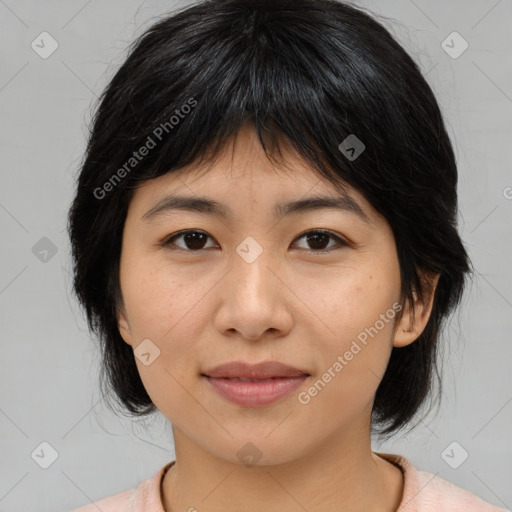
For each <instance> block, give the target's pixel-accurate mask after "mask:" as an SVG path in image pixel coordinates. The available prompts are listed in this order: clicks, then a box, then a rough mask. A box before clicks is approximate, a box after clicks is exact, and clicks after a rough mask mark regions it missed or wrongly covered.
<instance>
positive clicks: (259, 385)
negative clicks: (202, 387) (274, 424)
mask: <svg viewBox="0 0 512 512" xmlns="http://www.w3.org/2000/svg"><path fill="white" fill-rule="evenodd" d="M201 375H202V377H203V378H204V379H205V380H206V381H207V382H208V383H209V385H211V386H212V389H213V390H214V391H216V392H217V393H218V394H219V395H220V396H222V397H223V398H225V399H227V400H229V401H230V402H232V403H235V404H236V405H239V406H242V407H263V406H265V405H269V404H271V403H273V402H276V401H277V400H279V399H281V398H283V397H285V396H286V395H288V394H290V393H291V392H292V391H294V390H295V389H297V388H298V387H299V386H300V385H301V384H302V383H303V382H304V381H305V380H306V379H307V378H309V377H310V374H309V373H307V372H306V371H304V370H300V369H298V368H294V367H292V366H288V365H285V364H283V363H279V362H278V361H266V362H263V363H259V364H256V365H250V364H247V363H244V362H239V361H237V362H232V363H227V364H223V365H220V366H216V367H215V368H213V369H211V370H208V371H206V372H205V373H203V374H201ZM240 379H243V380H240Z"/></svg>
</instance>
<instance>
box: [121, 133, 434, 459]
mask: <svg viewBox="0 0 512 512" xmlns="http://www.w3.org/2000/svg"><path fill="white" fill-rule="evenodd" d="M283 155H284V156H285V160H284V161H285V163H286V166H287V169H288V171H287V172H279V171H280V170H282V168H276V167H274V165H273V164H272V163H271V162H270V161H269V160H268V159H267V158H266V156H265V154H264V152H263V149H262V147H261V146H260V144H259V142H258V141H257V138H256V135H255V133H254V132H253V131H252V130H250V129H244V130H242V131H240V133H239V135H238V138H237V140H236V144H235V146H231V147H229V148H227V150H226V151H225V152H224V153H223V155H222V157H221V158H220V159H219V160H218V161H217V162H216V163H215V164H214V165H212V166H211V168H210V169H209V170H208V171H207V172H203V173H202V174H200V173H195V172H194V170H195V168H194V167H192V166H190V167H188V168H184V169H182V170H180V171H178V172H175V173H170V174H168V175H165V176H161V177H159V178H157V179H154V180H152V181H150V182H147V183H146V184H144V186H142V187H140V188H139V189H137V190H136V191H135V194H134V197H133V199H132V201H131V203H130V207H129V211H128V215H127V219H126V223H125V228H124V234H123V246H122V254H121V266H120V280H121V290H122V295H123V299H124V311H123V312H122V313H121V312H120V313H119V328H120V332H121V334H122V336H123V338H124V340H125V341H126V342H127V343H128V344H130V345H131V346H132V347H133V349H134V350H135V354H136V363H137V367H138V370H139V372H140V376H141V378H142V381H143V383H144V386H145V387H146V390H147V392H148V394H149V396H150V397H151V399H152V400H153V402H154V404H155V405H156V406H157V407H158V409H159V410H160V411H161V412H162V413H163V414H164V415H165V416H166V417H167V418H168V419H169V420H170V421H171V423H172V424H173V428H174V430H175V436H176V429H178V430H179V432H180V435H181V436H183V437H186V438H187V439H188V440H189V442H193V443H195V445H197V446H199V447H201V448H202V449H204V450H206V451H208V452H210V453H211V454H213V455H215V456H217V457H219V458H222V459H225V460H228V461H231V462H237V461H238V462H239V461H240V460H241V454H242V456H245V455H247V454H248V455H249V456H250V455H253V458H254V457H261V461H260V462H261V463H262V464H264V463H268V464H276V463H283V462H286V461H291V460H294V459H296V458H298V457H300V456H305V455H307V454H308V453H313V452H314V451H315V450H318V449H319V448H320V447H321V446H322V445H323V443H326V442H329V443H332V441H333V440H334V439H335V438H336V437H339V438H340V439H341V438H344V439H347V436H348V438H352V440H355V439H360V437H361V435H365V436H366V435H368V432H369V425H370V415H371V409H372V403H373V398H374V395H375V392H376V389H377V387H378V385H379V383H380V380H381V378H382V376H383V374H384V371H385V369H386V365H387V363H388V359H389V357H390V352H391V349H392V347H393V345H394V344H395V345H396V346H401V345H405V344H408V343H410V342H412V341H413V340H414V339H415V338H416V337H417V336H418V334H419V333H418V331H416V332H415V331H414V330H413V331H411V332H409V333H406V332H403V329H402V327H403V328H407V327H409V325H408V318H409V317H408V314H405V315H404V317H403V319H402V321H401V322H402V323H400V325H399V324H397V323H396V320H397V319H396V315H397V313H398V311H399V310H400V309H401V307H402V306H401V305H400V304H399V299H400V272H399V263H398V259H397V253H396V251H395V241H394V237H393V233H392V231H391V229H390V226H389V225H388V223H387V222H386V220H385V219H384V218H383V217H381V216H379V215H378V214H377V212H376V211H375V210H374V209H373V208H372V207H371V205H370V204H369V203H368V202H367V201H366V200H365V199H364V198H363V197H362V196H361V195H360V194H359V193H357V192H356V191H354V190H352V189H350V188H349V189H348V190H349V192H350V197H351V198H352V200H353V201H355V202H356V203H357V205H359V208H360V210H361V212H360V213H359V214H358V213H357V212H356V209H355V207H352V208H351V209H349V208H345V209H341V208H340V209H336V208H326V207H322V208H308V209H303V210H298V211H294V212H293V211H292V212H288V213H287V214H283V215H279V214H277V213H276V212H275V208H276V207H277V206H278V205H281V204H283V203H287V202H294V201H304V200H306V199H308V198H311V197H313V196H315V197H319V196H323V197H329V198H341V197H342V196H341V195H340V193H339V192H338V191H337V190H336V188H335V187H334V186H333V185H332V184H331V183H330V182H328V181H325V180H323V179H321V178H319V177H318V175H316V174H315V173H314V172H313V171H312V170H311V168H309V167H308V166H307V165H306V164H305V163H304V162H303V161H301V160H300V159H299V158H297V157H296V156H294V154H293V153H292V152H291V151H288V150H286V151H285V152H284V153H283ZM171 195H173V196H177V195H179V196H184V197H187V198H193V199H198V198H206V199H208V200H210V201H215V202H218V203H219V204H220V205H222V209H224V210H225V211H226V212H227V213H226V216H225V217H224V216H221V215H219V214H217V213H215V212H212V211H211V212H208V211H206V210H205V211H201V212H199V211H192V210H190V209H188V210H186V209H160V211H159V212H158V213H154V214H153V215H148V216H146V217H144V216H145V214H147V213H148V212H149V211H150V210H152V209H153V208H154V207H155V206H156V205H157V204H159V203H160V202H161V201H162V200H163V199H164V198H166V197H167V196H171ZM345 204H348V203H345ZM283 211H284V210H283ZM185 230H187V231H190V232H189V233H185V234H183V232H184V231H185ZM318 230H322V232H321V233H318V232H316V231H318ZM171 235H172V236H171ZM166 241H167V243H165V242H166ZM326 249H330V251H329V252H325V253H319V251H321V250H326ZM425 322H426V319H425V321H424V323H425ZM424 323H423V324H422V323H421V316H420V325H419V329H420V330H421V329H422V327H423V326H424ZM395 324H396V325H395ZM395 328H396V334H395ZM141 343H142V344H141ZM139 345H140V346H139ZM232 361H243V362H246V363H249V364H255V363H259V362H262V361H279V362H281V363H284V364H286V365H290V366H292V367H295V368H299V369H301V370H304V371H306V372H307V373H308V374H309V376H307V377H306V378H305V379H303V380H301V381H299V382H300V383H299V386H298V387H297V388H296V389H295V390H293V391H292V392H290V393H288V394H286V395H284V396H282V397H281V398H279V399H277V400H275V401H273V402H272V403H267V404H266V405H261V404H260V405H256V406H255V405H247V404H240V403H234V402H232V401H231V400H228V399H227V398H225V397H224V396H222V395H221V394H219V393H218V392H217V391H216V388H215V387H214V386H212V385H211V383H210V381H209V380H208V379H207V378H206V377H204V376H203V373H205V372H207V371H208V370H209V369H211V368H212V367H214V366H217V365H219V364H222V363H227V362H232ZM224 382H225V381H224ZM247 443H252V444H251V445H248V444H247ZM251 451H252V452H253V453H249V452H251Z"/></svg>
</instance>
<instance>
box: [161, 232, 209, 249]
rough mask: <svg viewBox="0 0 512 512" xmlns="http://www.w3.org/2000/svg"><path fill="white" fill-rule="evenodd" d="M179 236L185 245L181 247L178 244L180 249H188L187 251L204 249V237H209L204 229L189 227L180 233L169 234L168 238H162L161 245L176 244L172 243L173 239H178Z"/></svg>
mask: <svg viewBox="0 0 512 512" xmlns="http://www.w3.org/2000/svg"><path fill="white" fill-rule="evenodd" d="M180 238H182V239H183V241H184V243H185V247H181V246H179V245H178V247H179V248H180V249H183V250H189V252H195V251H198V250H201V249H204V242H205V241H206V239H208V238H211V237H210V236H209V235H208V234H207V233H205V232H204V231H198V230H196V229H189V230H187V231H182V232H181V233H177V234H176V235H172V236H170V237H169V238H167V239H166V240H164V242H163V243H162V245H165V246H169V245H176V244H174V243H173V240H178V239H180Z"/></svg>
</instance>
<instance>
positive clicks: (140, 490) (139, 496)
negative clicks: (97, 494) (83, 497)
mask: <svg viewBox="0 0 512 512" xmlns="http://www.w3.org/2000/svg"><path fill="white" fill-rule="evenodd" d="M175 462H176V461H172V462H170V463H168V464H166V465H165V466H163V467H162V468H160V469H159V470H158V471H157V472H156V473H155V474H154V475H153V476H152V477H151V478H148V479H147V480H143V481H142V482H140V483H139V485H138V486H137V487H136V488H133V489H127V490H125V491H122V492H119V493H117V494H113V495H112V496H108V497H106V498H102V499H100V500H97V501H95V502H92V503H89V504H88V505H84V506H82V507H80V508H77V509H74V510H73V511H71V512H98V510H101V512H119V511H120V510H122V511H123V512H135V511H140V510H144V511H145V512H164V510H163V506H162V501H161V497H160V484H161V481H162V478H163V475H164V474H165V472H166V471H167V470H168V469H169V468H170V467H171V466H172V465H173V464H174V463H175Z"/></svg>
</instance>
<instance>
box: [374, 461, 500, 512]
mask: <svg viewBox="0 0 512 512" xmlns="http://www.w3.org/2000/svg"><path fill="white" fill-rule="evenodd" d="M378 455H379V456H381V457H383V458H385V459H386V460H388V461H389V462H392V463H394V464H395V465H397V466H399V467H400V469H401V470H402V472H403V474H404V490H403V496H402V501H401V503H400V506H399V511H400V512H438V511H440V510H442V511H443V512H510V511H506V510H505V509H504V508H500V507H497V506H496V505H492V504H490V503H487V502H486V501H484V500H482V499H481V498H480V497H479V496H477V495H476V494H473V493H472V492H470V491H468V490H466V489H463V488H462V487H458V486H457V485H455V484H453V483H451V482H449V481H447V480H444V479H443V478H440V477H438V476H437V475H435V474H432V473H428V472H426V471H418V470H417V469H416V468H415V467H414V466H413V465H412V464H411V462H409V461H408V460H407V459H406V458H405V457H402V456H401V455H394V454H381V453H379V454H378Z"/></svg>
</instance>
